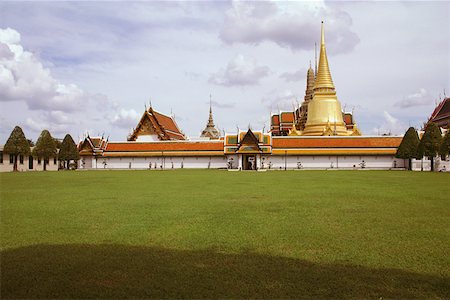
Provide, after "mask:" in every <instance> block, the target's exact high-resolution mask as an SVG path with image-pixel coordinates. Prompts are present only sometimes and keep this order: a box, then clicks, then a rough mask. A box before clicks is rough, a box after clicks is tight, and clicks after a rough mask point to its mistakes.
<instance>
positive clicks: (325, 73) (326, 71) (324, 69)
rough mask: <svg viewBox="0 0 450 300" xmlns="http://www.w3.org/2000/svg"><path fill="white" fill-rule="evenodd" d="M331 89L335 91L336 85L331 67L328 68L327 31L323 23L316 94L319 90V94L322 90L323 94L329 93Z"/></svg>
mask: <svg viewBox="0 0 450 300" xmlns="http://www.w3.org/2000/svg"><path fill="white" fill-rule="evenodd" d="M323 89H325V90H323ZM330 89H331V90H332V91H334V84H333V79H331V72H330V67H329V66H328V58H327V51H326V49H325V29H324V24H323V21H322V33H321V43H320V57H319V69H318V70H317V74H316V81H315V85H314V92H316V90H318V92H320V91H321V90H322V91H323V92H327V93H329V92H330Z"/></svg>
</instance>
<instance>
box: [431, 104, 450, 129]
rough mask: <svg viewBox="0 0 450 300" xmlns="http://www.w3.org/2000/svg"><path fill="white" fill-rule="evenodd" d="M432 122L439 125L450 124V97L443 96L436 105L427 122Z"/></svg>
mask: <svg viewBox="0 0 450 300" xmlns="http://www.w3.org/2000/svg"><path fill="white" fill-rule="evenodd" d="M431 122H434V123H436V124H437V125H438V126H440V127H444V126H448V125H449V124H450V98H445V99H444V100H442V101H441V103H439V104H438V106H436V108H435V109H434V111H433V113H432V114H431V116H430V118H429V120H428V123H431Z"/></svg>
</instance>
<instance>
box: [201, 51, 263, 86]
mask: <svg viewBox="0 0 450 300" xmlns="http://www.w3.org/2000/svg"><path fill="white" fill-rule="evenodd" d="M269 73H270V69H269V67H267V66H261V65H258V64H257V63H256V60H254V59H249V58H247V57H244V56H243V55H242V54H239V55H237V56H236V57H235V58H234V59H233V60H231V61H230V62H229V63H228V65H227V67H226V68H225V69H222V70H220V71H219V72H217V73H215V74H213V75H211V77H210V78H209V82H210V83H214V84H217V85H224V86H236V85H237V86H244V85H257V84H259V82H260V80H261V79H262V78H264V77H266V76H268V75H269Z"/></svg>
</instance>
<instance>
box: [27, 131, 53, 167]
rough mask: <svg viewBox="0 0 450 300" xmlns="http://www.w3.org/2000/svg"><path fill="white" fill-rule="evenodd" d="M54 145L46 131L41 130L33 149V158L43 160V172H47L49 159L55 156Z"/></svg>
mask: <svg viewBox="0 0 450 300" xmlns="http://www.w3.org/2000/svg"><path fill="white" fill-rule="evenodd" d="M56 153H57V152H56V143H55V140H54V139H53V138H52V136H51V134H50V132H49V131H48V130H42V132H41V135H40V136H39V138H38V140H37V142H36V146H35V147H34V148H33V156H35V157H40V158H42V159H43V160H44V167H43V170H44V171H45V170H47V164H48V162H49V160H50V157H55V156H56Z"/></svg>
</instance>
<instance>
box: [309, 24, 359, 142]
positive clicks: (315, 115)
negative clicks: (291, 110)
mask: <svg viewBox="0 0 450 300" xmlns="http://www.w3.org/2000/svg"><path fill="white" fill-rule="evenodd" d="M351 134H352V131H349V130H347V128H346V126H345V123H344V120H343V118H342V109H341V103H340V102H339V100H338V98H337V96H336V90H335V87H334V84H333V80H332V79H331V73H330V68H329V67H328V58H327V53H326V49H325V33H324V26H323V22H322V33H321V43H320V57H319V68H318V70H317V74H316V79H315V81H314V95H313V97H312V100H311V101H310V102H309V104H308V117H307V121H306V124H305V129H304V130H303V132H302V135H307V136H309V135H310V136H318V135H319V136H321V135H340V136H342V135H351Z"/></svg>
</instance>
